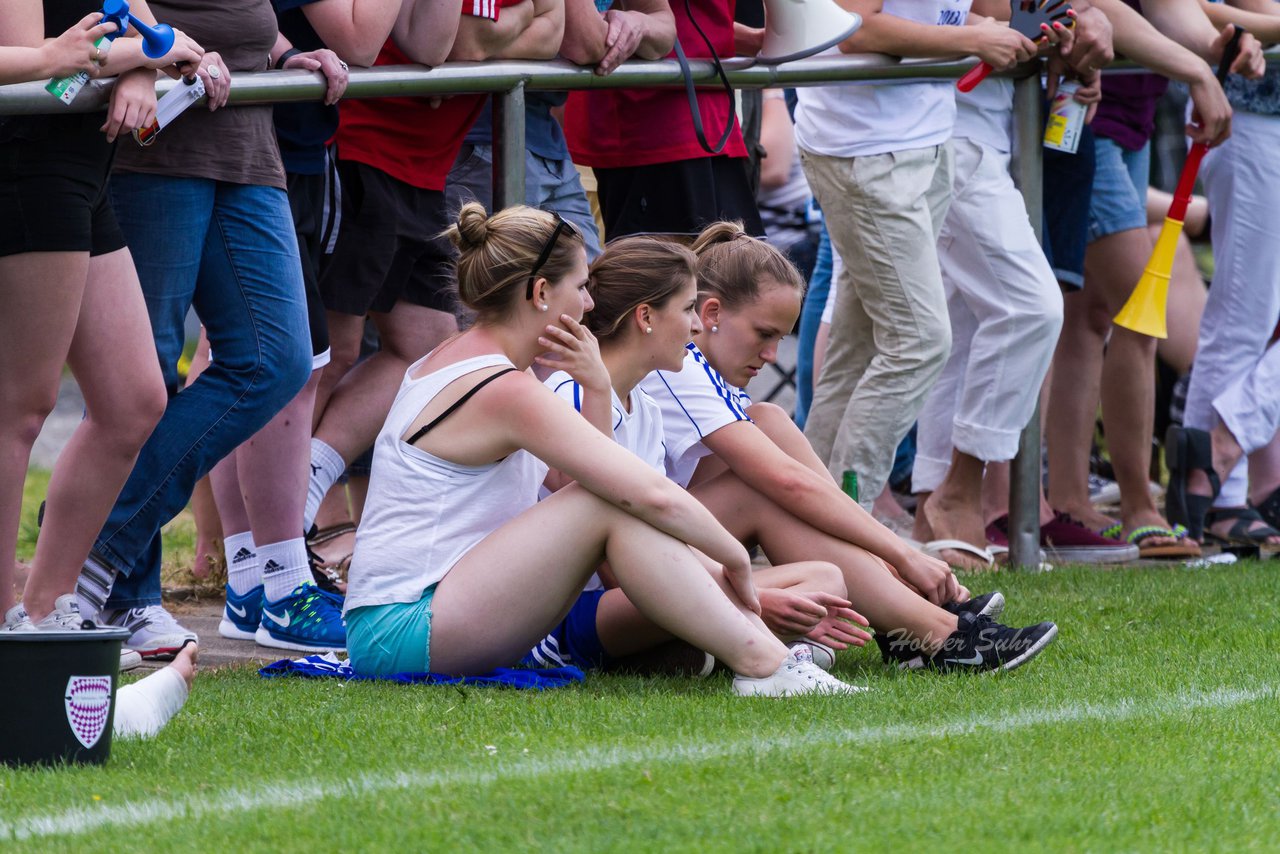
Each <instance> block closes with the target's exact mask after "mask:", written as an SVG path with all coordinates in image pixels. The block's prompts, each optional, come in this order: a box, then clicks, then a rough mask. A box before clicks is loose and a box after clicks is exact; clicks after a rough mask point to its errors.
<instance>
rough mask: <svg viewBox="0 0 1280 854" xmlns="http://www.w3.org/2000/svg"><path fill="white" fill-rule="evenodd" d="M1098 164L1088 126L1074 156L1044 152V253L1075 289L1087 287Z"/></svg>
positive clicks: (1061, 279)
mask: <svg viewBox="0 0 1280 854" xmlns="http://www.w3.org/2000/svg"><path fill="white" fill-rule="evenodd" d="M1095 165H1096V162H1095V154H1094V136H1093V131H1092V130H1090V129H1089V126H1088V125H1086V126H1085V128H1084V132H1083V133H1082V134H1081V135H1080V148H1079V150H1078V151H1077V152H1076V153H1075V154H1067V153H1066V152H1064V151H1054V150H1053V149H1050V148H1046V149H1044V254H1045V257H1046V258H1048V259H1049V266H1051V267H1052V268H1053V273H1054V275H1055V276H1057V277H1058V282H1059V283H1060V284H1061V285H1062V286H1063V287H1066V288H1071V289H1072V290H1078V289H1080V288H1081V287H1083V286H1084V250H1085V248H1086V247H1087V246H1088V245H1089V200H1090V198H1091V197H1092V196H1093V174H1094V168H1095Z"/></svg>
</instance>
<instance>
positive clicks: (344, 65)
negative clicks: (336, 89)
mask: <svg viewBox="0 0 1280 854" xmlns="http://www.w3.org/2000/svg"><path fill="white" fill-rule="evenodd" d="M338 65H339V66H341V67H342V70H343V71H350V70H351V69H350V68H349V67H348V66H347V64H346V63H345V62H343V61H342V60H341V59H339V60H338Z"/></svg>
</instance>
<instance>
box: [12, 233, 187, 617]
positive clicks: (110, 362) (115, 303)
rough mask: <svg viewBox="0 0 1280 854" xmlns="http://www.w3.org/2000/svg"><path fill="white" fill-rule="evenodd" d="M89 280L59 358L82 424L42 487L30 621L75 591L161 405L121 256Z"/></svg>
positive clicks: (133, 279) (132, 279)
mask: <svg viewBox="0 0 1280 854" xmlns="http://www.w3.org/2000/svg"><path fill="white" fill-rule="evenodd" d="M88 276H89V284H88V287H86V288H85V291H84V297H83V299H82V300H81V306H80V319H79V323H78V325H77V327H76V331H75V335H74V337H73V338H72V341H71V349H70V351H69V352H68V354H67V361H68V363H69V364H70V366H71V372H72V374H74V375H75V378H76V380H77V381H78V382H79V384H80V391H81V393H82V394H83V395H84V401H85V418H84V420H83V421H81V422H80V425H79V426H78V427H77V428H76V431H75V433H73V434H72V436H71V441H69V442H68V443H67V446H66V448H64V449H63V451H62V456H61V457H60V458H59V460H58V465H57V466H56V467H55V468H54V471H53V476H52V477H51V478H50V479H49V494H48V496H47V498H46V499H45V500H46V502H47V503H46V507H45V518H44V526H43V528H42V530H41V536H40V540H39V542H38V543H37V544H36V554H35V558H34V559H33V560H32V562H31V566H32V572H31V576H30V578H29V579H28V581H27V588H26V591H25V592H24V594H23V599H24V602H25V603H26V608H27V612H28V613H29V614H30V615H31V617H32V619H36V620H39V619H41V618H43V617H44V616H45V615H47V614H48V613H49V612H50V611H52V610H53V603H54V600H55V599H56V598H57V597H58V596H60V595H62V594H63V593H70V592H71V591H73V590H74V589H75V586H76V579H77V578H78V577H79V575H80V569H81V567H82V566H83V565H84V561H85V558H86V557H88V555H89V549H90V548H92V546H93V541H94V538H95V537H97V535H98V532H99V531H100V530H102V525H103V524H104V523H105V522H106V520H107V515H108V514H109V513H110V512H111V507H112V505H113V504H114V503H115V500H116V498H117V496H119V494H120V490H121V489H123V488H124V483H125V480H127V479H128V477H129V473H130V472H131V471H133V464H134V462H135V461H136V460H137V458H138V451H139V450H141V448H142V445H143V443H144V442H146V440H147V437H148V436H150V435H151V431H152V430H153V429H154V428H155V426H156V422H158V421H159V420H160V416H161V415H163V414H164V408H165V404H166V403H167V402H168V396H167V394H166V393H165V389H164V380H163V379H162V378H161V376H160V365H159V363H158V362H157V361H156V350H155V344H154V343H153V340H154V339H153V338H152V336H151V322H150V320H148V317H147V306H146V303H145V302H144V300H143V297H142V287H141V286H140V285H139V284H138V274H137V272H136V271H135V270H134V267H133V258H132V257H131V256H130V255H129V251H128V250H127V249H121V250H119V251H117V252H112V253H109V254H107V255H99V256H97V257H96V258H92V259H91V260H90V262H89V271H88Z"/></svg>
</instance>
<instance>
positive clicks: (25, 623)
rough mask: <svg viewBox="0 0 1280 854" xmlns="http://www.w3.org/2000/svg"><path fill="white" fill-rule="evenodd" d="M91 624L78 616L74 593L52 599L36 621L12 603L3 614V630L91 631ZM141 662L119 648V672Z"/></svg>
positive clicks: (138, 657) (136, 657) (132, 654)
mask: <svg viewBox="0 0 1280 854" xmlns="http://www.w3.org/2000/svg"><path fill="white" fill-rule="evenodd" d="M93 628H94V626H93V625H92V624H89V625H86V624H85V621H84V620H82V619H81V618H80V606H79V604H78V603H77V602H76V597H75V594H74V593H67V594H65V595H63V596H59V597H58V598H57V599H56V600H54V607H53V611H52V612H51V613H50V614H48V615H47V616H46V617H45V618H44V619H43V620H41V621H40V622H38V623H33V622H31V617H30V616H28V614H27V612H26V609H25V608H23V607H22V606H21V605H14V606H13V607H12V608H10V609H9V611H8V613H6V614H5V615H4V625H3V626H2V627H0V631H4V632H54V631H73V632H74V631H81V630H84V631H92V630H93ZM140 664H142V656H140V655H138V653H136V652H134V651H133V650H131V649H128V648H127V647H122V648H121V649H120V672H121V673H123V672H125V671H126V670H133V669H134V668H135V667H137V666H138V665H140Z"/></svg>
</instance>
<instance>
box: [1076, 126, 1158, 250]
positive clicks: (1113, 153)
mask: <svg viewBox="0 0 1280 854" xmlns="http://www.w3.org/2000/svg"><path fill="white" fill-rule="evenodd" d="M1094 163H1095V164H1096V167H1097V168H1096V170H1095V171H1094V174H1093V198H1092V199H1091V200H1090V202H1089V242H1090V243H1092V242H1093V241H1095V240H1097V239H1098V238H1100V237H1106V236H1107V235H1110V234H1117V233H1119V232H1121V231H1129V230H1131V229H1134V228H1146V226H1147V185H1148V183H1149V182H1150V179H1151V144H1150V143H1147V144H1146V145H1144V146H1142V148H1140V149H1138V150H1137V151H1129V150H1128V149H1126V148H1122V147H1120V146H1119V145H1117V144H1116V143H1115V141H1113V140H1110V139H1106V138H1105V137H1098V138H1097V141H1096V144H1095V145H1094Z"/></svg>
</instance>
